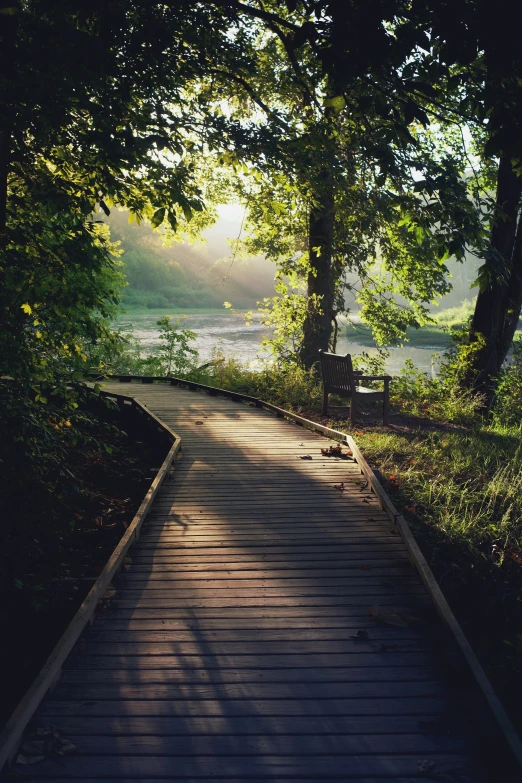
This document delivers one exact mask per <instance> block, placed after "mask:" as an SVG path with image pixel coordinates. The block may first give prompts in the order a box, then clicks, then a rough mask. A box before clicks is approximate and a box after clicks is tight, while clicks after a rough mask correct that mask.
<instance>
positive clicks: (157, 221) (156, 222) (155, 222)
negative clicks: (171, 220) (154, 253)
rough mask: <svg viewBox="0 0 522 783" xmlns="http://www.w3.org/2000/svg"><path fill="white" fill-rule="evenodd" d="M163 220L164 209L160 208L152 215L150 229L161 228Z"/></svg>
mask: <svg viewBox="0 0 522 783" xmlns="http://www.w3.org/2000/svg"><path fill="white" fill-rule="evenodd" d="M164 220H165V207H160V209H157V210H156V211H155V213H154V215H153V216H152V218H151V221H150V222H151V225H152V228H158V226H161V224H162V223H163V221H164Z"/></svg>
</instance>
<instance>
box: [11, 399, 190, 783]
mask: <svg viewBox="0 0 522 783" xmlns="http://www.w3.org/2000/svg"><path fill="white" fill-rule="evenodd" d="M101 394H102V396H104V397H107V398H112V399H115V400H116V402H117V403H118V404H119V405H120V406H121V407H123V406H125V407H127V406H129V407H130V408H132V410H133V411H134V413H135V415H136V416H140V417H141V418H143V419H144V421H145V422H147V423H148V425H149V426H151V427H153V428H154V429H155V430H157V431H158V432H160V433H163V434H164V436H165V437H166V438H168V440H169V441H170V443H171V447H170V449H169V452H168V454H167V456H166V457H165V459H164V460H163V464H162V465H161V467H160V469H159V470H158V472H157V474H156V477H155V479H154V480H153V482H152V484H151V485H150V487H149V490H148V492H147V494H146V495H145V497H144V498H143V501H142V502H141V505H140V507H139V509H138V511H137V512H136V514H135V516H134V518H133V520H132V522H131V523H130V525H129V527H128V528H127V530H126V531H125V533H124V535H123V536H122V538H121V539H120V542H119V543H118V545H117V546H116V548H115V550H114V552H113V553H112V555H111V556H110V558H109V560H108V562H107V564H106V565H105V568H104V569H103V571H102V572H101V574H100V575H99V577H98V578H97V579H96V582H95V583H94V585H93V587H92V588H91V590H90V591H89V593H88V595H87V596H86V598H85V600H84V601H83V603H82V605H81V606H80V608H79V609H78V611H77V612H76V614H75V615H74V617H73V619H72V620H71V622H70V623H69V625H68V627H67V628H66V630H65V631H64V633H63V635H62V636H61V638H60V640H59V641H58V643H57V645H56V647H55V648H54V649H53V651H52V652H51V654H50V656H49V658H48V659H47V661H46V662H45V664H44V666H43V668H42V669H41V671H40V673H39V674H38V676H37V677H36V679H35V680H34V682H33V684H32V685H31V687H30V688H29V690H28V691H27V692H26V694H25V696H24V697H23V698H22V700H21V702H20V703H19V705H18V707H17V708H16V709H15V711H14V712H13V714H12V715H11V717H10V718H9V720H8V721H7V723H6V725H5V727H4V729H3V730H2V732H1V733H0V771H1V770H2V769H3V767H4V765H5V764H6V763H10V762H11V761H12V759H13V757H14V755H15V754H16V752H17V750H18V746H19V745H20V742H21V739H22V735H23V733H24V730H25V728H26V726H27V724H28V723H29V721H30V720H31V718H32V717H33V715H34V713H35V712H36V710H37V708H38V706H39V704H40V702H41V701H42V699H43V698H44V696H45V694H46V693H47V692H48V691H49V690H52V688H53V687H54V685H55V684H56V682H57V681H58V679H59V677H60V672H61V669H62V666H63V664H64V662H65V660H66V659H67V657H68V655H69V653H70V652H71V650H72V649H73V647H74V645H75V644H76V642H77V641H78V639H79V637H80V634H81V633H82V631H83V630H84V628H85V627H86V625H87V623H89V622H90V621H91V619H92V617H93V615H94V612H95V610H96V607H97V606H98V603H99V601H100V599H101V598H103V596H104V594H105V592H106V591H107V588H108V587H109V585H110V583H111V582H112V580H113V578H114V576H115V575H116V573H117V571H118V570H119V568H120V567H121V565H122V563H123V559H124V557H125V555H126V554H127V551H128V550H129V548H130V547H131V546H132V544H133V543H134V541H136V540H137V539H138V537H139V535H140V530H141V527H142V525H143V522H144V520H145V517H146V516H147V513H148V512H149V509H150V507H151V505H152V503H153V501H154V498H155V497H156V495H157V493H158V490H159V488H160V487H161V485H162V483H163V481H164V479H165V477H166V476H167V475H168V473H169V470H170V469H171V466H172V463H173V461H174V459H175V457H176V454H177V453H178V451H179V448H180V446H181V439H180V438H179V437H178V435H176V433H175V432H173V431H172V430H171V429H170V428H169V427H167V425H166V424H164V423H163V422H162V421H160V419H158V417H157V416H155V415H154V414H153V413H151V411H149V410H147V409H146V408H145V407H144V406H143V405H141V404H140V403H139V402H137V401H136V400H135V399H134V398H133V397H127V396H125V395H122V394H113V393H111V392H105V391H102V392H101Z"/></svg>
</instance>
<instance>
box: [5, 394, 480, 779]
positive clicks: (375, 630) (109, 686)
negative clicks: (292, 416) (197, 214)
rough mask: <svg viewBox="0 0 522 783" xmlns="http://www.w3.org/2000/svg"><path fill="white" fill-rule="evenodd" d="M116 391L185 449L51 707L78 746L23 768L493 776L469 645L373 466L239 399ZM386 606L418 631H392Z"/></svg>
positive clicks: (226, 775) (43, 720)
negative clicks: (478, 716)
mask: <svg viewBox="0 0 522 783" xmlns="http://www.w3.org/2000/svg"><path fill="white" fill-rule="evenodd" d="M106 388H108V389H110V390H113V391H116V392H119V393H122V394H128V395H134V396H136V397H138V398H139V400H140V401H141V402H142V403H144V404H145V405H147V406H148V407H149V408H150V409H151V410H152V411H153V412H154V413H155V414H156V415H157V416H159V417H160V418H161V419H162V420H163V421H164V422H165V423H166V424H168V425H169V426H171V427H172V429H174V430H175V431H176V432H177V433H178V434H179V435H181V438H182V452H183V455H182V458H181V460H180V461H179V462H178V463H177V465H176V470H175V473H174V477H173V478H172V479H169V480H167V481H165V483H164V484H163V487H162V489H161V490H160V492H159V494H158V496H157V498H156V500H155V502H154V505H153V507H152V510H151V512H150V514H149V516H148V518H147V521H146V522H145V524H144V527H143V532H142V536H141V538H140V541H139V542H138V543H137V544H136V545H135V546H134V547H133V549H132V550H131V562H129V563H128V564H127V567H126V570H125V571H124V572H122V573H121V574H120V576H119V577H118V579H117V580H116V582H115V593H114V595H113V597H112V599H111V600H110V602H109V604H108V606H107V607H106V608H105V609H103V610H101V611H100V612H99V613H98V615H97V617H96V620H95V621H94V623H93V625H92V627H91V628H90V629H89V630H88V631H87V632H86V633H85V634H84V635H83V637H82V640H81V642H80V644H79V645H78V646H77V648H76V650H75V652H74V654H73V655H72V656H71V658H70V659H69V662H68V666H67V668H66V669H65V670H64V672H63V674H62V678H61V680H60V682H59V684H58V686H57V688H56V689H55V691H54V692H53V694H52V696H51V697H48V698H47V699H46V700H45V701H44V702H43V703H42V705H41V707H40V709H39V710H38V713H37V716H36V717H37V721H38V724H39V725H40V726H41V727H48V726H50V725H54V726H56V727H57V729H58V731H59V732H60V735H61V736H62V737H64V738H67V739H69V740H70V741H71V742H72V743H73V744H74V745H75V746H76V748H77V752H76V753H75V754H74V755H71V756H66V757H61V758H57V759H55V760H53V759H47V760H45V761H42V762H41V763H39V764H35V765H33V766H31V767H28V766H27V767H21V766H20V765H17V767H16V770H17V771H19V772H20V774H21V775H22V776H26V775H27V776H28V777H29V778H30V779H31V780H33V781H42V782H43V781H44V780H46V781H49V780H62V781H63V780H70V781H73V780H74V781H78V780H79V781H83V782H84V783H87V781H89V782H90V783H94V781H97V783H108V781H109V780H111V781H112V780H120V781H135V780H140V781H142V782H143V783H145V781H147V782H148V781H153V780H154V781H157V780H160V781H161V780H162V781H171V780H172V781H174V780H175V781H184V782H185V783H190V782H191V781H199V783H210V781H212V782H213V783H225V781H227V783H228V782H229V781H250V780H271V781H286V783H292V782H297V781H301V780H308V781H322V782H323V783H324V782H326V783H327V782H328V781H334V780H335V781H365V783H384V781H390V780H392V781H400V783H407V781H414V780H415V781H417V780H430V781H449V782H450V783H451V782H454V783H456V782H457V781H460V783H472V782H473V783H475V782H478V781H481V780H482V777H481V775H480V773H479V771H478V769H477V765H476V758H477V754H476V751H475V749H474V747H473V740H472V738H470V733H469V732H468V731H467V729H466V718H465V715H463V714H462V710H463V703H464V702H465V697H464V695H463V694H459V693H458V691H457V690H456V688H457V685H456V682H457V681H458V677H457V678H455V677H453V678H452V681H451V687H450V686H449V685H448V682H447V681H446V679H445V675H444V673H443V671H444V672H446V671H447V669H448V668H450V669H451V667H452V666H454V665H455V662H454V657H453V654H452V651H451V650H452V648H451V644H449V642H447V640H446V636H445V632H444V629H443V628H442V626H441V625H440V624H439V623H438V621H437V620H436V619H435V618H434V616H433V614H432V610H431V607H430V603H429V600H428V597H427V594H426V592H425V590H424V588H423V586H422V585H421V583H420V580H419V578H418V577H417V575H416V572H415V571H414V570H413V569H412V568H411V566H410V565H409V563H408V559H407V553H406V548H405V546H404V544H403V543H402V541H401V539H400V538H399V536H398V535H397V534H396V531H395V530H393V529H392V525H391V523H390V520H389V518H388V517H387V515H386V514H385V513H384V512H382V511H381V510H380V509H379V506H378V504H377V501H376V498H375V495H373V494H372V493H371V492H369V490H368V487H367V484H366V481H365V480H364V479H363V477H362V476H361V474H360V471H359V469H358V467H357V465H356V464H355V463H354V462H353V461H352V460H349V459H338V458H335V457H327V456H324V455H322V454H321V449H322V448H323V449H328V448H329V447H330V446H331V445H332V441H328V440H326V439H324V438H322V437H320V436H318V435H317V434H315V433H311V432H308V431H306V430H303V429H302V428H300V427H297V426H296V425H295V424H292V423H289V422H287V421H285V420H282V419H278V418H276V417H275V416H274V415H272V414H270V413H267V412H265V411H260V410H257V409H255V408H253V407H249V406H247V405H242V404H237V403H234V402H232V401H230V400H228V399H224V398H221V397H210V396H208V395H207V394H204V393H197V392H190V391H185V390H181V389H179V388H173V387H170V386H165V385H148V386H145V385H136V384H130V383H128V384H123V383H113V384H107V385H106ZM372 606H374V610H373V611H374V613H377V614H380V615H381V619H386V618H385V617H383V614H386V613H387V612H394V613H396V614H398V615H399V616H400V617H399V619H398V620H397V618H396V621H397V622H398V623H399V624H400V623H402V625H398V626H394V625H390V624H387V623H383V622H375V621H374V620H372V619H371V617H369V616H368V615H367V612H368V610H369V609H370V607H372ZM412 617H415V618H418V622H411V621H410V620H409V619H404V618H412ZM388 619H389V618H388ZM441 662H444V665H443V666H442V665H441Z"/></svg>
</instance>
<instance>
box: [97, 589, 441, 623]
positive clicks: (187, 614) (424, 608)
mask: <svg viewBox="0 0 522 783" xmlns="http://www.w3.org/2000/svg"><path fill="white" fill-rule="evenodd" d="M381 604H382V605H383V606H384V605H386V604H385V602H384V600H381ZM393 606H394V609H395V611H396V612H398V613H399V614H406V615H407V614H412V613H413V612H414V611H415V610H417V616H419V615H420V617H421V618H422V620H423V623H425V622H426V621H427V620H428V619H429V620H431V619H432V615H433V609H432V605H431V603H430V602H429V600H428V599H427V598H426V597H424V600H420V599H419V597H418V596H416V597H415V599H413V600H412V599H410V600H409V601H402V602H401V601H395V602H394V604H393ZM367 611H368V603H367V602H366V601H359V602H357V601H355V602H350V603H341V604H333V603H328V602H326V603H325V602H324V601H321V602H319V603H318V605H317V606H310V605H304V606H300V605H299V604H296V603H295V602H292V603H291V604H290V605H289V604H288V603H285V604H283V605H282V606H269V605H266V606H265V607H264V608H263V611H262V612H260V611H259V609H258V607H257V606H254V607H252V606H246V605H244V606H243V605H240V606H228V607H209V606H189V607H179V606H177V607H171V608H162V609H156V608H154V607H147V608H141V607H139V606H131V607H130V608H124V607H121V606H116V607H115V606H113V605H112V604H109V605H108V606H107V607H106V608H105V609H104V610H103V611H101V612H100V613H99V615H98V618H97V619H96V622H97V623H98V622H100V621H102V622H103V621H104V620H107V621H109V622H110V621H111V620H112V619H113V618H119V619H122V620H130V619H133V618H134V619H137V618H141V619H147V620H151V621H156V620H158V619H160V620H165V621H167V620H178V619H180V618H181V619H183V620H189V621H191V622H195V623H197V622H205V623H206V622H207V621H208V620H210V619H213V618H226V619H230V620H234V619H238V618H241V619H247V620H248V621H249V622H252V619H255V620H259V621H260V622H265V621H266V620H267V619H269V620H270V621H272V619H273V618H277V619H286V618H295V619H299V620H300V619H301V618H303V617H304V618H309V619H310V620H315V618H317V617H324V618H342V619H343V620H346V621H347V622H348V621H350V620H351V621H357V622H360V621H362V620H363V618H366V619H368V616H367Z"/></svg>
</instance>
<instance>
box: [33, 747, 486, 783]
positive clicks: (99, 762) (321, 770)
mask: <svg viewBox="0 0 522 783" xmlns="http://www.w3.org/2000/svg"><path fill="white" fill-rule="evenodd" d="M432 759H433V764H434V766H433V768H431V769H435V770H436V772H437V774H438V775H439V778H440V779H441V780H443V779H444V778H443V777H441V776H443V775H446V778H447V775H449V774H452V775H456V774H459V775H460V776H461V779H462V777H463V776H465V775H467V774H470V772H471V773H473V774H474V773H475V770H473V769H472V768H471V767H470V762H469V758H468V757H467V756H463V755H460V754H440V755H435V756H433V757H432ZM66 763H67V767H66V773H65V775H64V762H63V759H61V758H60V759H57V760H54V759H47V760H45V761H43V762H41V763H40V764H39V766H38V776H39V778H40V779H45V778H49V777H58V778H62V779H63V778H64V777H65V778H66V779H70V780H76V779H77V778H79V777H80V778H82V777H83V778H85V777H87V778H91V779H93V778H94V779H99V778H103V779H105V780H110V779H111V778H112V779H114V778H124V779H125V780H136V779H138V780H140V781H142V783H143V781H144V779H147V778H150V779H151V780H153V779H156V780H157V779H158V778H166V779H167V780H183V781H184V783H187V782H188V780H189V779H190V777H191V776H193V778H194V779H198V780H200V779H201V778H202V777H207V778H208V779H209V780H215V779H216V778H221V779H222V780H227V779H228V780H230V778H236V779H237V778H239V779H240V780H242V781H246V780H253V779H259V778H261V779H272V780H285V781H287V779H288V777H289V776H293V777H301V778H303V777H304V778H305V779H306V778H307V779H309V780H310V779H312V780H314V779H315V780H321V781H323V780H324V779H325V776H327V775H334V776H335V778H336V780H337V781H339V780H343V779H344V780H357V779H359V780H361V779H362V778H364V779H365V783H366V779H367V778H368V777H371V776H378V775H383V776H385V777H386V778H387V779H388V780H389V779H390V777H393V776H395V778H397V777H401V776H405V775H406V776H407V775H410V776H413V777H416V780H417V781H418V780H419V758H418V754H412V755H402V754H396V755H395V754H392V755H378V756H375V755H368V756H364V755H363V756H361V755H338V756H335V757H332V758H329V757H328V756H326V755H321V756H307V757H303V758H300V757H299V756H295V755H293V756H282V755H277V756H264V755H263V756H254V757H243V756H233V757H231V756H221V757H219V763H217V759H216V757H212V756H201V757H197V756H193V757H187V756H177V757H169V756H144V757H139V756H132V755H131V756H123V755H120V756H90V755H87V756H80V755H78V756H70V757H69V758H67V762H66ZM428 769H430V767H428ZM312 776H315V777H312ZM457 779H458V778H457ZM465 779H466V778H465V777H464V780H465ZM468 779H469V778H468ZM480 779H481V778H480V776H479V777H475V778H471V780H474V781H479V780H480ZM31 780H32V781H33V783H34V778H33V777H31ZM450 780H451V778H450Z"/></svg>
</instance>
